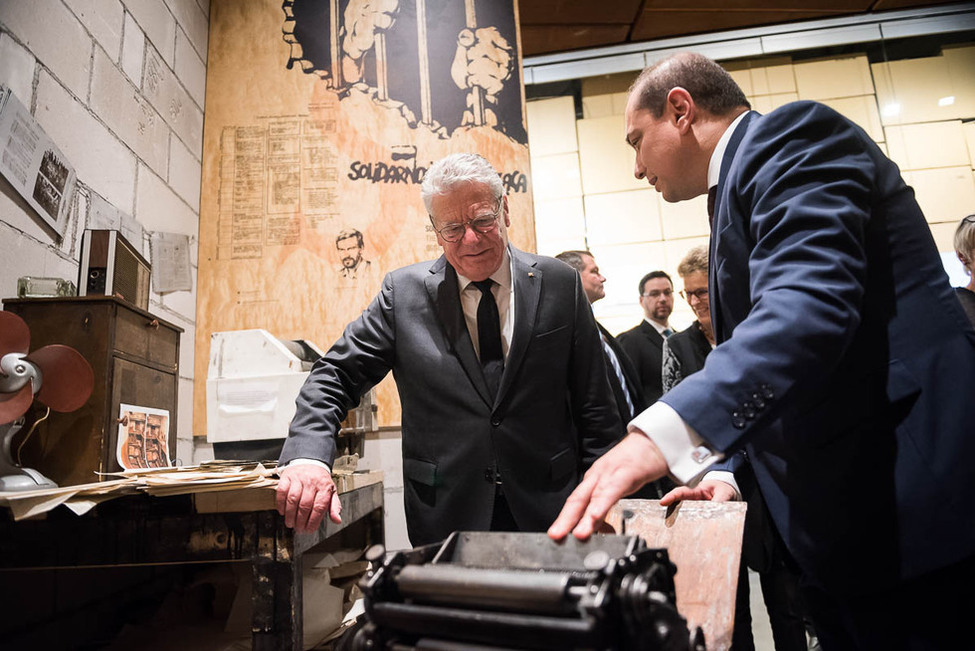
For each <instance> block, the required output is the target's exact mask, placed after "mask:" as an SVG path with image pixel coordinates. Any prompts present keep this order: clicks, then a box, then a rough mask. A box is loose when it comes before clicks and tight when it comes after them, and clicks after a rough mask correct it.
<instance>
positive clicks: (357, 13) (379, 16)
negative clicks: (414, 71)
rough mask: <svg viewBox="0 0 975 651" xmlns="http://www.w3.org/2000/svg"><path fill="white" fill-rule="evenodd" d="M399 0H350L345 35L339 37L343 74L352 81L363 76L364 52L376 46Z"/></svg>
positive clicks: (392, 21) (390, 23)
mask: <svg viewBox="0 0 975 651" xmlns="http://www.w3.org/2000/svg"><path fill="white" fill-rule="evenodd" d="M398 13H399V0H350V2H349V5H348V7H346V9H345V30H346V32H345V37H344V38H343V39H342V77H343V79H344V80H345V82H346V83H349V84H352V83H355V82H357V81H359V80H360V79H362V73H363V71H362V64H363V58H364V57H365V54H366V52H368V51H369V50H371V49H372V48H373V46H377V49H382V50H385V46H383V47H381V48H379V47H378V46H379V45H380V41H381V40H382V32H385V31H386V30H388V29H389V28H390V27H392V26H393V23H395V22H396V15H397V14H398Z"/></svg>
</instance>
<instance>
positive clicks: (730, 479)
mask: <svg viewBox="0 0 975 651" xmlns="http://www.w3.org/2000/svg"><path fill="white" fill-rule="evenodd" d="M747 113H748V111H745V112H744V113H742V114H741V115H739V116H738V117H737V118H735V120H734V121H733V122H732V123H731V124H730V125H729V126H728V128H727V129H726V130H725V132H724V133H723V134H722V135H721V138H720V139H719V140H718V144H717V145H716V146H715V147H714V151H713V152H712V153H711V160H710V161H709V163H708V187H709V188H710V187H712V186H715V185H717V184H718V181H719V180H720V174H721V160H722V159H723V158H724V153H725V150H727V148H728V143H729V142H730V141H731V136H732V134H733V133H734V132H735V129H737V128H738V126H739V125H740V124H741V121H742V120H743V119H744V117H745V115H746V114H747ZM627 429H628V430H629V431H631V432H642V433H644V434H646V435H647V436H649V437H650V440H651V441H653V442H654V443H655V444H656V446H657V448H659V449H660V453H661V454H662V455H663V457H664V459H665V460H666V461H667V465H668V466H669V467H670V473H671V474H672V475H673V476H674V477H675V478H676V479H677V480H678V481H680V482H682V483H684V484H686V485H688V486H694V485H696V484H697V483H698V482H700V481H701V479H703V478H704V474H705V473H707V474H708V477H707V479H708V480H711V479H719V480H721V481H723V482H725V483H727V484H731V485H732V486H734V487H735V490H736V491H737V492H738V494H739V495H740V494H741V491H738V485H737V484H736V483H735V481H734V475H733V474H732V473H730V472H725V471H717V472H711V473H709V472H708V468H710V467H711V466H712V465H714V464H715V463H717V462H718V461H720V460H721V459H723V458H724V454H722V453H721V452H720V451H718V450H715V449H713V448H712V447H711V446H710V445H708V444H707V442H706V441H705V440H704V439H702V438H701V437H700V435H698V433H697V432H695V431H694V428H692V427H691V426H690V425H688V424H687V423H686V422H684V420H683V419H682V418H681V417H680V415H679V414H678V413H677V412H676V411H674V409H673V407H671V406H670V405H668V404H666V403H664V402H660V401H657V402H655V403H653V404H652V405H650V407H649V408H648V409H647V410H646V411H644V412H643V413H642V414H640V415H639V416H637V417H636V418H634V419H633V420H632V421H630V424H629V426H628V428H627Z"/></svg>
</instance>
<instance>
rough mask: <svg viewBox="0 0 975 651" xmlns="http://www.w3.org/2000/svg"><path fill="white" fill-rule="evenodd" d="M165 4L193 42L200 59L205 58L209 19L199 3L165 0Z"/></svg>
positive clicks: (185, 0) (190, 0)
mask: <svg viewBox="0 0 975 651" xmlns="http://www.w3.org/2000/svg"><path fill="white" fill-rule="evenodd" d="M166 4H167V5H168V6H169V9H170V11H172V12H173V15H174V16H175V17H176V22H177V24H179V26H180V27H181V28H182V29H183V31H184V32H185V33H186V37H187V38H188V39H189V40H190V43H192V44H193V49H195V50H196V52H197V54H198V56H199V57H200V58H201V59H203V60H206V56H207V38H208V36H209V34H208V32H209V29H210V20H209V19H208V18H207V16H206V14H205V13H203V10H202V9H200V5H199V4H197V2H196V0H166ZM177 31H178V30H177Z"/></svg>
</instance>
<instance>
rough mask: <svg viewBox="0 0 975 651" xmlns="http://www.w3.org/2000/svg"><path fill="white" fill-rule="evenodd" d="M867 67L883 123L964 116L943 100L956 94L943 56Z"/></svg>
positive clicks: (885, 124)
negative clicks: (869, 70)
mask: <svg viewBox="0 0 975 651" xmlns="http://www.w3.org/2000/svg"><path fill="white" fill-rule="evenodd" d="M870 67H871V70H872V71H873V77H874V84H875V86H876V89H877V103H878V104H879V105H880V119H881V121H882V122H883V123H884V126H888V125H897V124H911V123H918V122H938V121H942V120H953V119H957V118H961V117H965V116H964V115H962V113H961V112H960V111H959V108H958V106H956V105H955V104H954V103H950V104H949V103H946V102H945V101H942V100H944V99H945V98H948V97H954V96H955V95H956V91H955V88H954V85H953V84H952V81H951V75H950V74H949V72H948V63H947V60H946V59H945V58H944V57H940V56H939V57H926V58H922V59H904V60H902V61H891V62H889V63H874V64H872V65H871V66H870Z"/></svg>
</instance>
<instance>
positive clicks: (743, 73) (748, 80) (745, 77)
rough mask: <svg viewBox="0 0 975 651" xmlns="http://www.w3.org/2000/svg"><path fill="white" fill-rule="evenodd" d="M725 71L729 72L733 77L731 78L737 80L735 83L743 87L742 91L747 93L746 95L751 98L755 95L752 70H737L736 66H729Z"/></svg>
mask: <svg viewBox="0 0 975 651" xmlns="http://www.w3.org/2000/svg"><path fill="white" fill-rule="evenodd" d="M725 69H726V70H727V71H728V74H730V75H731V78H732V79H734V80H735V83H737V84H738V86H739V87H741V90H742V91H743V92H744V93H745V95H747V96H748V97H751V96H752V95H754V94H755V91H754V88H753V87H752V75H751V70H750V69H748V68H737V67H735V66H728V65H726V66H725Z"/></svg>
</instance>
